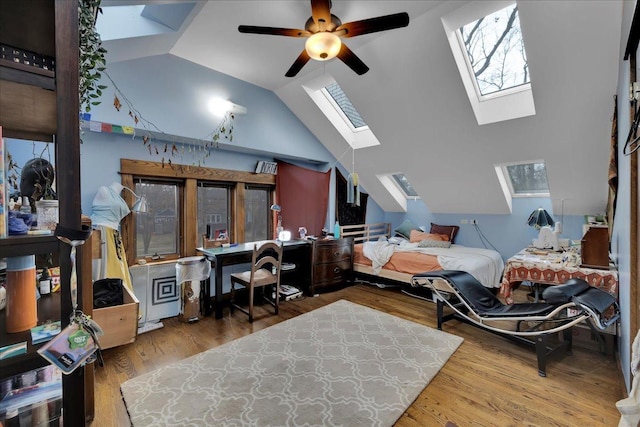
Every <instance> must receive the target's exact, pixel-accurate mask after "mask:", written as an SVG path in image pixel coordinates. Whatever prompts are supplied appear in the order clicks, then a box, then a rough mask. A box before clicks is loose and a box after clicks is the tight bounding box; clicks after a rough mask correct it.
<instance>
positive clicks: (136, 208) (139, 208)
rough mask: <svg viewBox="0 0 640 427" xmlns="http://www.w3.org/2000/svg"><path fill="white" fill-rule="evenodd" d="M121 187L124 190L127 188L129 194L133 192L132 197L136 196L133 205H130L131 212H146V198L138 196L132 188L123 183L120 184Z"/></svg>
mask: <svg viewBox="0 0 640 427" xmlns="http://www.w3.org/2000/svg"><path fill="white" fill-rule="evenodd" d="M122 188H123V189H124V190H129V191H130V192H131V194H133V197H135V198H136V201H135V202H133V206H131V212H134V213H147V212H148V211H149V208H148V206H147V198H146V197H144V196H138V195H137V194H136V193H134V192H133V190H132V189H130V188H129V187H125V186H124V185H123V186H122Z"/></svg>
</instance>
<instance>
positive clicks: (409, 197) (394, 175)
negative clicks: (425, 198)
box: [390, 172, 420, 200]
mask: <svg viewBox="0 0 640 427" xmlns="http://www.w3.org/2000/svg"><path fill="white" fill-rule="evenodd" d="M397 176H402V177H404V179H406V180H407V183H409V185H410V186H411V188H412V189H413V191H414V192H415V191H416V190H415V189H414V188H413V185H411V182H409V179H408V178H407V176H406V175H405V174H403V173H402V172H396V173H392V174H390V177H391V179H392V180H393V183H394V184H395V185H396V187H398V189H399V190H400V191H401V192H402V194H403V195H404V197H405V198H406V199H407V200H417V199H419V198H420V196H418V193H416V194H415V195H413V194H409V193H407V190H406V189H405V187H404V186H403V185H402V184H400V182H399V181H400V179H399V178H397Z"/></svg>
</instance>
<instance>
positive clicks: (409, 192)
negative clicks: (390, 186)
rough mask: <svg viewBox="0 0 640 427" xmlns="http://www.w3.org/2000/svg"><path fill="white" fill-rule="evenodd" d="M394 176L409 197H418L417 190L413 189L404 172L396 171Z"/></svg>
mask: <svg viewBox="0 0 640 427" xmlns="http://www.w3.org/2000/svg"><path fill="white" fill-rule="evenodd" d="M392 176H393V179H394V180H395V181H396V184H398V186H399V187H400V189H401V190H402V191H403V192H404V194H405V196H406V197H407V198H409V197H414V198H418V193H416V190H414V189H413V187H412V186H411V183H410V182H409V180H408V179H407V177H406V176H404V174H403V173H394V174H393V175H392Z"/></svg>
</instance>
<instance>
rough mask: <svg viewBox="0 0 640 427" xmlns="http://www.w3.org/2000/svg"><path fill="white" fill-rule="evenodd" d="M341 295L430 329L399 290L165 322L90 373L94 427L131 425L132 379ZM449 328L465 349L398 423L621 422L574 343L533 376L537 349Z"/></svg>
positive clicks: (608, 366)
mask: <svg viewBox="0 0 640 427" xmlns="http://www.w3.org/2000/svg"><path fill="white" fill-rule="evenodd" d="M339 299H346V300H349V301H351V302H355V303H358V304H362V305H365V306H368V307H372V308H375V309H378V310H381V311H384V312H387V313H390V314H393V315H396V316H398V317H401V318H405V319H409V320H412V321H415V322H417V323H421V324H424V325H427V326H430V327H435V325H436V323H435V304H432V303H430V302H426V301H423V300H420V299H417V298H413V297H410V296H407V295H405V294H403V293H401V292H399V291H398V290H393V289H379V288H377V287H375V286H369V285H362V284H360V285H355V286H352V287H349V288H346V289H343V290H339V291H335V292H330V293H325V294H321V295H320V296H318V297H314V298H310V297H307V298H303V299H298V300H294V301H288V302H285V303H282V305H281V306H280V315H279V316H275V315H273V314H269V313H268V310H270V309H271V307H270V306H268V305H263V306H258V307H256V312H255V317H256V318H255V320H254V323H253V325H251V324H249V323H248V321H247V317H246V315H244V314H243V313H241V312H239V311H237V310H236V312H235V313H234V314H233V315H230V314H229V311H228V309H226V310H225V315H224V318H223V319H220V320H215V319H213V318H212V317H208V318H205V319H203V320H200V321H198V322H196V323H193V324H186V323H180V322H178V321H177V318H171V319H165V320H163V323H164V324H165V327H164V328H161V329H157V330H154V331H151V332H147V333H145V334H142V335H139V336H138V338H137V339H136V341H135V343H133V344H129V345H125V346H121V347H116V348H112V349H108V350H105V351H104V359H105V366H104V367H102V368H100V367H98V368H96V372H95V378H96V385H95V408H96V414H95V420H94V421H93V423H92V424H91V425H92V426H94V427H99V426H126V425H129V419H128V416H127V413H126V408H125V406H124V403H123V401H122V397H121V395H120V388H119V387H120V384H121V383H123V382H124V381H126V380H127V379H129V378H133V377H136V376H138V375H142V374H144V373H146V372H150V371H153V370H154V369H157V368H159V367H161V366H163V365H166V364H168V363H171V362H175V361H178V360H181V359H184V358H186V357H189V356H192V355H194V354H197V353H199V352H202V351H204V350H207V349H209V348H212V347H215V346H218V345H220V344H224V343H226V342H229V341H232V340H234V339H236V338H239V337H241V336H244V335H247V334H250V333H252V332H255V331H258V330H260V329H264V328H266V327H268V326H271V325H273V324H276V323H278V322H281V321H283V320H286V319H288V318H291V317H294V316H297V315H299V314H301V313H304V312H307V311H310V310H313V309H316V308H319V307H321V306H324V305H326V304H329V303H331V302H334V301H336V300H339ZM444 330H445V331H446V332H449V333H452V334H455V335H458V336H461V337H463V338H464V340H465V341H464V343H463V344H462V345H461V346H460V348H459V349H458V350H457V351H456V352H455V353H454V354H453V356H452V357H451V359H449V361H448V362H447V363H446V364H445V366H444V368H443V369H442V370H441V371H440V372H439V373H438V375H436V377H435V378H434V379H433V380H432V381H431V383H430V384H429V385H428V386H427V387H426V388H425V389H424V390H423V392H422V393H421V394H420V396H419V397H418V398H417V399H416V401H415V402H414V403H413V404H412V405H411V406H410V407H409V409H408V410H407V411H406V412H405V413H404V415H403V416H402V417H400V419H399V420H398V421H397V423H396V426H412V427H413V426H416V427H417V426H420V427H424V426H444V425H445V424H446V423H447V421H451V422H454V423H455V424H457V426H458V427H463V426H525V425H526V426H545V427H546V426H617V425H618V420H619V413H618V411H617V409H616V407H615V402H616V401H617V400H620V399H622V398H623V397H625V395H624V388H623V386H622V375H621V374H620V371H619V368H618V366H617V363H616V361H615V359H614V358H612V357H611V356H605V355H603V354H601V353H599V352H597V351H593V350H586V349H582V348H579V347H577V346H574V350H573V355H567V356H565V357H563V358H552V359H551V360H550V361H549V362H548V363H547V377H546V378H541V377H539V376H538V372H537V364H536V356H535V351H534V349H533V348H532V347H528V346H522V345H519V344H516V343H514V342H512V341H509V340H506V339H504V338H500V337H498V336H496V335H494V334H491V333H488V332H486V331H483V330H480V329H478V328H474V327H472V326H469V325H466V324H463V323H459V322H455V321H452V322H449V323H448V324H445V325H444Z"/></svg>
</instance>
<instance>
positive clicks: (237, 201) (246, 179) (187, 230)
mask: <svg viewBox="0 0 640 427" xmlns="http://www.w3.org/2000/svg"><path fill="white" fill-rule="evenodd" d="M120 177H121V182H122V185H124V186H125V187H128V188H134V177H135V179H136V180H137V179H138V178H141V179H159V180H165V181H166V180H174V181H179V182H183V189H184V191H183V196H182V197H181V201H180V208H181V221H180V225H179V232H180V248H179V257H186V256H194V255H197V253H198V251H197V250H196V248H198V247H202V236H198V230H197V228H198V225H197V224H196V223H195V221H189V220H188V219H187V218H196V217H197V188H198V182H200V181H203V182H204V181H206V182H212V183H225V184H228V185H230V187H231V190H230V191H231V195H230V200H229V207H230V209H229V210H230V219H229V224H230V227H229V230H228V231H229V236H230V239H231V242H232V243H242V242H244V241H245V240H244V220H245V209H244V203H243V200H244V195H245V185H247V184H251V185H256V184H257V185H265V186H267V187H269V188H271V189H272V190H271V196H270V200H271V203H273V200H275V185H276V176H275V175H272V174H263V173H258V174H256V173H253V172H246V171H236V170H227V169H218V168H209V167H203V166H191V165H180V164H176V163H174V164H172V165H171V166H168V165H167V164H166V163H161V162H150V161H143V160H132V159H120ZM123 197H124V199H125V200H126V202H127V204H128V205H129V206H131V205H132V204H133V201H134V200H133V199H134V197H133V195H132V194H131V193H130V192H128V191H125V192H124V195H123ZM270 214H271V218H269V224H272V223H273V219H274V216H273V214H272V213H270ZM134 222H135V218H134V214H130V215H127V216H126V217H125V218H124V219H123V220H122V222H121V227H122V237H123V243H124V247H125V252H126V254H127V261H128V263H129V265H134V264H136V263H137V262H138V260H139V259H137V258H136V257H135V251H134V250H132V248H135V246H134V244H135V223H134ZM166 259H169V258H167V257H165V258H163V260H166ZM145 261H147V262H149V261H151V259H150V258H145Z"/></svg>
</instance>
